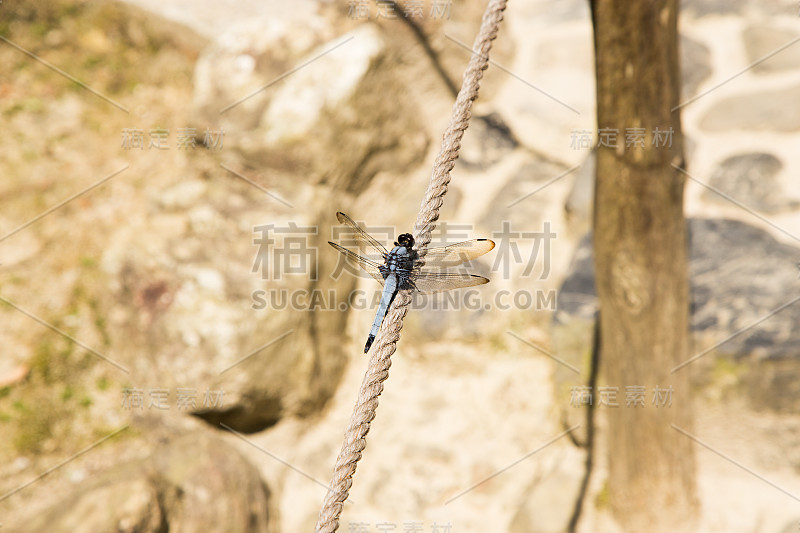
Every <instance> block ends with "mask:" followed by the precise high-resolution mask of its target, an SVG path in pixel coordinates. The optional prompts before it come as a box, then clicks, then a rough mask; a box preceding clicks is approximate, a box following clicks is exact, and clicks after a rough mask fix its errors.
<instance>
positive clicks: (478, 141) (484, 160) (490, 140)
mask: <svg viewBox="0 0 800 533" xmlns="http://www.w3.org/2000/svg"><path fill="white" fill-rule="evenodd" d="M517 146H519V143H518V142H517V140H516V139H515V138H514V133H513V132H512V131H511V130H510V129H509V127H508V125H507V124H506V123H505V121H503V118H502V117H501V116H500V115H499V114H498V113H489V114H488V115H484V116H480V117H473V120H472V122H471V123H470V127H469V129H468V130H467V132H466V133H465V135H464V140H463V143H462V146H461V151H460V152H459V159H460V160H461V162H462V163H463V164H464V165H465V166H466V167H472V168H476V169H480V170H485V169H487V168H489V167H491V166H492V165H494V164H495V163H497V162H498V161H500V160H501V159H502V158H503V157H504V156H506V155H508V154H509V153H510V152H511V151H513V150H514V148H516V147H517Z"/></svg>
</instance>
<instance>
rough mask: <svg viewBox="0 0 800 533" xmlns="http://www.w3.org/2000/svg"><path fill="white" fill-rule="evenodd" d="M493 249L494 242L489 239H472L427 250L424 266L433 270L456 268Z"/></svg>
mask: <svg viewBox="0 0 800 533" xmlns="http://www.w3.org/2000/svg"><path fill="white" fill-rule="evenodd" d="M492 248H494V241H491V240H489V239H472V240H471V241H464V242H459V243H456V244H451V245H449V246H442V247H440V248H429V249H428V251H427V252H426V253H425V259H424V261H425V265H426V266H429V267H434V268H448V267H454V266H458V265H460V264H462V263H466V262H467V261H472V260H473V259H475V258H476V257H480V256H482V255H483V254H485V253H487V252H489V251H491V250H492Z"/></svg>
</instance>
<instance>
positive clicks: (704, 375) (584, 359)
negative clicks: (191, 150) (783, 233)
mask: <svg viewBox="0 0 800 533" xmlns="http://www.w3.org/2000/svg"><path fill="white" fill-rule="evenodd" d="M689 244H690V258H691V259H690V265H689V267H690V281H691V299H692V302H691V331H692V341H693V342H692V345H693V348H694V353H695V354H700V353H704V350H707V353H705V354H704V355H703V356H702V357H701V358H699V359H698V360H697V361H695V362H693V363H691V368H690V369H689V371H690V372H692V373H693V376H694V382H695V384H696V385H699V386H703V387H704V391H705V392H706V393H707V394H713V395H716V396H719V395H722V394H733V393H736V394H738V395H740V396H741V397H745V398H747V399H748V400H749V401H750V403H751V405H752V406H753V407H754V408H757V409H771V410H775V411H797V410H798V409H800V365H798V362H797V354H799V353H800V332H798V330H797V328H795V324H796V323H797V322H798V321H800V304H797V303H795V304H793V305H789V306H788V307H785V308H782V306H784V305H786V304H789V303H790V302H791V301H792V298H793V297H796V296H795V293H797V290H798V289H800V282H799V281H798V275H797V266H796V264H797V261H798V259H800V248H798V247H796V246H792V245H788V244H783V243H780V242H778V241H777V240H775V239H774V238H773V237H772V236H771V235H770V234H768V233H767V232H765V231H764V230H761V229H758V228H755V227H753V226H750V225H748V224H745V223H743V222H739V221H736V220H729V219H690V220H689ZM596 313H597V297H596V291H595V284H594V264H593V258H592V251H591V236H590V235H587V236H586V237H584V239H582V241H581V243H580V245H579V246H578V248H577V250H576V253H575V257H574V259H573V263H572V265H571V266H570V270H569V274H568V275H567V277H566V279H565V280H564V282H563V284H562V286H561V288H560V289H559V291H558V311H557V313H556V315H555V317H554V321H553V342H554V345H555V349H556V355H558V356H559V357H560V358H562V359H564V360H565V361H567V362H568V363H570V364H572V365H575V366H578V368H586V367H587V364H588V360H589V357H590V355H591V351H592V345H591V343H592V339H593V331H594V322H595V317H596ZM764 317H768V318H767V319H765V320H764V321H762V322H760V323H757V322H758V321H759V320H760V319H762V318H764ZM756 323H757V324H756ZM558 366H559V367H561V365H558ZM555 380H556V385H557V388H556V391H557V394H558V395H559V400H558V403H559V405H561V406H563V407H562V409H564V413H563V414H564V415H565V416H566V417H567V419H568V421H569V422H570V423H578V422H580V421H581V420H580V418H581V417H582V416H583V415H582V410H580V409H574V408H569V407H567V406H569V405H570V398H569V390H570V387H571V386H575V385H584V383H578V382H576V380H575V374H574V373H570V372H565V371H564V370H563V369H561V368H559V369H557V371H556V376H555ZM573 420H574V421H573Z"/></svg>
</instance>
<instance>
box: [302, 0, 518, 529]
mask: <svg viewBox="0 0 800 533" xmlns="http://www.w3.org/2000/svg"><path fill="white" fill-rule="evenodd" d="M506 3H507V0H490V2H489V4H488V6H487V7H486V11H485V12H484V14H483V20H482V22H481V27H480V31H479V32H478V36H477V37H476V38H475V44H474V45H473V48H472V50H473V54H472V57H471V58H470V61H469V64H468V65H467V69H466V71H465V72H464V82H463V85H462V87H461V90H460V91H459V93H458V96H457V97H456V101H455V104H453V110H452V113H451V118H450V123H449V124H448V126H447V129H446V130H445V133H444V135H443V138H442V148H441V150H440V151H439V155H438V156H437V157H436V161H435V162H434V164H433V172H432V174H431V179H430V182H429V183H428V189H427V191H426V192H425V198H424V199H423V201H422V205H421V206H420V210H419V214H418V215H417V221H416V224H415V226H414V228H415V234H414V238H415V240H416V248H417V251H418V252H419V254H420V258H421V260H423V261H424V256H425V251H426V249H427V247H428V244H430V242H431V233H432V232H433V229H434V227H435V226H436V221H437V220H438V219H439V209H440V208H441V207H442V204H443V202H444V200H443V197H444V195H445V194H446V193H447V185H448V184H449V183H450V171H451V170H453V167H454V166H455V162H456V159H458V151H459V149H460V148H461V138H462V137H463V136H464V131H465V130H466V129H467V126H468V125H469V119H470V116H471V114H470V109H471V108H472V102H473V101H474V100H475V99H476V98H477V97H478V89H479V87H480V80H481V78H483V71H484V70H486V68H487V67H488V66H489V50H491V48H492V41H493V40H494V39H495V37H497V31H498V27H499V26H500V22H501V21H502V20H503V11H504V10H505V8H506ZM410 303H411V294H410V292H409V291H401V292H400V293H399V294H398V295H397V296H396V297H395V299H394V302H393V304H392V306H391V308H390V309H389V312H388V313H387V315H386V319H385V320H384V323H383V326H382V328H381V334H380V335H379V336H378V338H377V340H376V341H375V346H374V347H373V349H372V354H371V356H370V359H369V365H368V366H367V371H366V373H365V375H364V379H363V380H362V382H361V388H360V389H359V391H358V400H357V401H356V405H355V407H354V408H353V415H352V416H351V418H350V422H349V424H348V426H347V430H346V431H345V436H344V443H343V444H342V449H341V451H340V452H339V456H338V457H337V458H336V466H335V467H334V470H333V479H331V484H330V488H329V489H328V493H327V495H326V497H325V501H324V502H323V504H322V509H321V510H320V512H319V520H318V521H317V526H316V531H317V533H334V532H335V531H336V530H337V529H339V517H340V516H341V514H342V509H343V507H344V502H345V501H346V500H347V497H348V495H349V493H350V487H352V486H353V475H354V474H355V472H356V465H357V464H358V461H359V460H360V459H361V452H363V451H364V448H366V446H367V440H366V436H367V433H368V432H369V428H370V423H371V422H372V420H374V419H375V411H376V410H377V408H378V397H379V396H380V395H381V393H382V392H383V382H384V381H385V380H386V379H387V378H388V377H389V367H391V366H392V361H391V357H392V354H394V352H395V349H396V345H397V341H398V340H399V339H400V330H401V329H402V328H403V319H404V318H405V316H406V313H407V312H408V306H409V304H410Z"/></svg>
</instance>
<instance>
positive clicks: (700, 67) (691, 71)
mask: <svg viewBox="0 0 800 533" xmlns="http://www.w3.org/2000/svg"><path fill="white" fill-rule="evenodd" d="M680 55H681V58H680V61H681V82H682V87H681V97H682V98H683V99H688V98H691V97H693V96H694V95H695V94H696V93H697V89H698V87H700V84H701V83H703V82H704V81H705V80H706V79H707V78H708V77H709V76H711V51H710V50H709V49H708V47H707V46H705V45H704V44H701V43H699V42H697V41H695V40H694V39H691V38H689V37H687V36H685V35H681V41H680Z"/></svg>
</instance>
